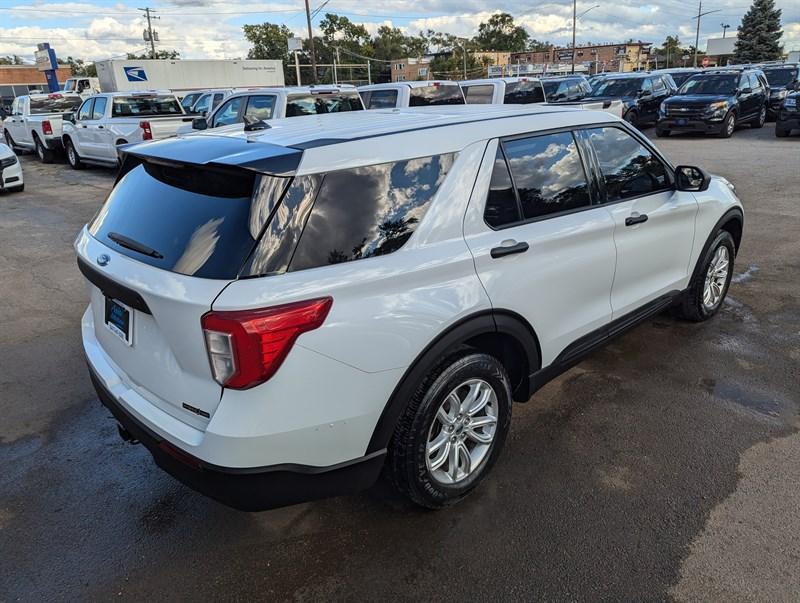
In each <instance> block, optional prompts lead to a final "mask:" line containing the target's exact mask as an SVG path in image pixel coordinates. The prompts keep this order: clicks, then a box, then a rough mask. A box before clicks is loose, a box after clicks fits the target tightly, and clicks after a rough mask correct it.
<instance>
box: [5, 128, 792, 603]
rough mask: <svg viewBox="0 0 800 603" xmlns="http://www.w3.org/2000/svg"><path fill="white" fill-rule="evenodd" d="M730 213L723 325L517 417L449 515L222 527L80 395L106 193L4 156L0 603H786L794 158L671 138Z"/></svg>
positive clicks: (318, 517)
mask: <svg viewBox="0 0 800 603" xmlns="http://www.w3.org/2000/svg"><path fill="white" fill-rule="evenodd" d="M657 144H658V145H659V147H660V148H662V149H663V150H664V151H665V152H666V153H667V154H668V155H669V156H670V157H671V158H672V159H673V161H674V162H676V163H688V164H693V163H696V164H699V165H702V166H703V167H705V168H707V169H709V170H710V171H712V172H714V173H718V174H722V175H724V176H726V177H727V178H728V179H729V180H731V181H732V182H734V183H735V184H736V186H737V192H738V193H739V195H740V196H741V197H742V199H743V202H744V204H745V208H746V212H747V215H746V226H745V235H744V241H743V245H742V250H741V253H740V255H739V257H738V258H737V266H736V277H735V279H734V280H735V282H734V284H733V285H732V286H731V291H730V297H729V299H728V301H727V302H726V304H725V306H724V307H723V309H722V311H721V313H720V314H719V316H717V317H716V318H715V319H714V320H712V321H710V322H707V323H704V324H700V325H696V324H689V323H684V322H680V321H677V320H675V319H673V318H672V317H671V316H669V315H668V314H664V315H660V316H658V317H656V318H654V319H653V320H650V321H648V322H647V323H645V324H643V325H641V326H640V327H637V328H636V329H635V330H633V331H631V332H630V333H628V334H627V335H625V336H624V337H622V338H621V339H618V340H616V341H614V342H613V343H612V344H610V345H609V346H608V347H606V348H604V349H603V350H601V351H599V352H597V353H595V354H593V355H592V356H591V357H589V358H588V359H587V360H586V361H584V362H583V363H581V364H580V365H578V366H577V367H576V368H574V369H572V370H571V371H569V372H568V373H566V374H565V375H563V376H562V377H561V378H559V379H558V380H556V381H554V382H552V383H550V384H549V385H547V386H546V387H545V388H544V389H543V390H541V391H540V392H539V393H538V394H537V395H536V396H535V397H534V398H533V399H532V400H531V401H530V402H529V403H528V404H525V405H516V406H515V408H514V419H513V422H512V429H511V434H510V436H509V439H508V441H507V443H506V448H505V450H504V452H503V454H502V456H501V458H500V460H499V462H498V463H497V465H496V467H495V469H494V471H493V473H492V475H491V476H490V477H489V478H488V479H487V480H486V481H485V482H484V483H483V484H482V485H481V487H480V488H479V489H478V490H477V491H476V492H475V493H474V494H473V495H472V496H471V497H470V498H469V499H467V500H466V501H464V502H463V503H461V504H460V505H458V506H457V507H455V508H452V509H448V510H445V511H441V512H428V511H421V510H419V509H416V508H413V507H410V506H409V505H406V504H405V503H403V502H400V501H398V500H397V499H396V498H394V497H393V495H392V494H391V491H390V490H389V489H388V488H387V487H386V486H385V485H384V484H379V485H378V486H377V487H376V488H374V489H373V490H372V491H370V492H367V493H364V494H362V495H359V496H353V497H348V498H338V499H332V500H325V501H318V502H314V503H307V504H302V505H297V506H294V507H289V508H285V509H278V510H275V511H269V512H265V513H259V514H247V513H242V512H237V511H233V510H230V509H227V508H226V507H223V506H221V505H219V504H217V503H215V502H213V501H210V500H208V499H205V498H203V497H202V496H200V495H198V494H196V493H194V492H192V491H190V490H188V489H187V488H185V487H184V486H182V485H180V484H179V483H177V482H176V481H174V480H173V479H172V478H170V477H169V476H167V475H165V474H164V473H162V472H161V471H160V470H159V469H157V468H156V467H155V465H154V464H153V463H152V461H151V459H150V457H149V455H148V454H147V452H146V451H145V450H144V449H143V448H142V447H141V446H132V445H128V444H123V443H122V441H121V440H120V438H119V437H118V435H117V433H116V427H115V424H114V421H113V420H112V419H111V418H110V416H109V413H108V412H107V411H105V410H104V409H103V408H102V407H101V406H100V404H99V403H98V402H97V399H96V397H95V395H94V393H93V391H92V389H91V385H90V383H89V379H88V376H87V374H86V369H85V366H84V363H83V358H82V352H81V345H80V337H79V318H80V315H81V313H82V311H83V307H84V305H85V303H86V292H85V289H84V285H83V282H82V280H81V277H80V274H79V273H78V271H77V268H76V266H75V261H74V256H73V252H72V250H71V243H72V240H73V239H74V236H75V234H76V233H77V231H78V229H79V228H80V226H81V225H82V224H83V223H84V222H86V221H87V220H88V219H90V218H91V216H92V215H93V214H94V212H95V211H97V209H98V208H99V206H100V204H101V202H102V200H103V197H104V195H105V194H106V193H107V191H108V190H109V188H110V186H111V183H112V181H113V175H112V174H111V173H110V172H108V171H106V170H102V169H90V170H86V171H83V172H73V171H71V170H70V169H69V168H68V167H67V166H64V165H53V166H43V165H41V164H39V163H37V162H35V161H34V160H33V159H32V158H31V157H29V156H26V157H24V158H23V161H24V168H25V178H26V191H25V193H23V194H19V195H2V196H0V291H2V298H0V367H1V368H2V370H0V392H2V393H0V413H2V420H0V601H5V600H8V601H15V600H26V601H27V600H42V599H48V600H76V599H110V598H115V599H122V600H143V599H145V598H149V597H160V598H168V599H188V598H193V599H199V598H201V597H208V598H215V599H219V598H224V599H254V598H258V599H269V600H285V599H294V600H318V599H370V600H375V599H386V598H391V599H425V600H428V599H436V600H454V599H458V598H464V599H469V600H488V599H533V598H536V599H551V600H597V599H609V600H662V599H669V598H675V599H680V600H712V599H713V600H753V599H768V600H773V601H777V600H793V599H796V596H797V593H798V592H800V583H799V580H800V578H799V576H800V544H798V543H799V542H800V513H798V511H800V509H799V508H798V505H800V502H798V501H800V496H799V495H800V462H798V461H800V435H799V434H798V432H797V427H798V405H799V404H800V393H798V382H800V368H799V367H800V253H799V252H800V243H798V235H800V208H798V205H797V197H798V189H799V188H800V153H798V150H800V140H798V139H797V137H794V138H790V139H781V140H777V139H775V138H774V135H773V130H772V127H771V125H768V126H767V127H766V128H765V129H763V130H760V131H759V130H747V129H744V130H742V131H740V132H737V133H736V134H735V135H734V137H733V138H732V139H730V140H716V139H704V138H700V137H694V136H692V137H671V138H669V139H660V140H658V142H657Z"/></svg>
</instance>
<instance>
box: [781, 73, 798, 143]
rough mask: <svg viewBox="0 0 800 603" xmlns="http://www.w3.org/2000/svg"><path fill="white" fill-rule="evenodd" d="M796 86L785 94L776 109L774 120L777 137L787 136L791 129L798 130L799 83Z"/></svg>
mask: <svg viewBox="0 0 800 603" xmlns="http://www.w3.org/2000/svg"><path fill="white" fill-rule="evenodd" d="M796 88H797V90H795V91H794V92H789V93H788V94H787V95H786V97H785V98H784V99H783V104H782V105H781V107H780V109H779V110H778V116H777V118H776V120H775V136H777V137H778V138H784V137H786V136H789V133H790V132H791V131H792V130H800V84H797V85H796Z"/></svg>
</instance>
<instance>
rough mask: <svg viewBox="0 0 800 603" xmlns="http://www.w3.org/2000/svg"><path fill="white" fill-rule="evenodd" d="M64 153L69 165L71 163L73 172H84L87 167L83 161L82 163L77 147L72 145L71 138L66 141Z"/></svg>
mask: <svg viewBox="0 0 800 603" xmlns="http://www.w3.org/2000/svg"><path fill="white" fill-rule="evenodd" d="M64 151H65V152H66V154H67V163H69V167H71V168H72V169H73V170H82V169H83V168H84V167H86V166H85V164H84V163H83V161H81V156H80V155H79V154H78V151H77V150H76V149H75V145H74V144H72V141H71V140H70V139H69V138H68V139H67V140H65V141H64Z"/></svg>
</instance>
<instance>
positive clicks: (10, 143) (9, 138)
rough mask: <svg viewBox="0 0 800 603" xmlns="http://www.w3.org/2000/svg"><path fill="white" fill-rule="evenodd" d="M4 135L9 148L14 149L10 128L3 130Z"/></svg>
mask: <svg viewBox="0 0 800 603" xmlns="http://www.w3.org/2000/svg"><path fill="white" fill-rule="evenodd" d="M3 137H4V138H5V139H6V144H7V145H8V148H9V149H11V150H12V151H14V150H15V148H14V139H13V138H11V134H10V133H9V132H8V130H5V131H4V132H3Z"/></svg>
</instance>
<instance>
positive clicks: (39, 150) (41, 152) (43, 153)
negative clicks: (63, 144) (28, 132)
mask: <svg viewBox="0 0 800 603" xmlns="http://www.w3.org/2000/svg"><path fill="white" fill-rule="evenodd" d="M33 144H34V147H35V151H36V156H37V157H38V158H39V161H41V162H42V163H53V151H51V150H50V149H48V148H47V147H45V146H44V144H42V141H41V140H39V137H38V136H34V137H33Z"/></svg>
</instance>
